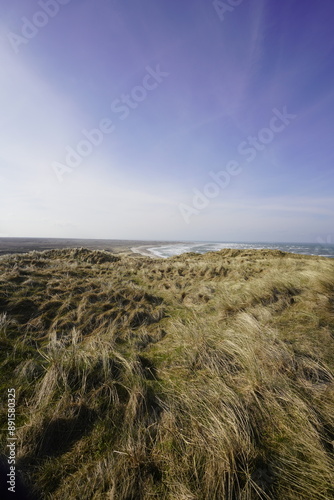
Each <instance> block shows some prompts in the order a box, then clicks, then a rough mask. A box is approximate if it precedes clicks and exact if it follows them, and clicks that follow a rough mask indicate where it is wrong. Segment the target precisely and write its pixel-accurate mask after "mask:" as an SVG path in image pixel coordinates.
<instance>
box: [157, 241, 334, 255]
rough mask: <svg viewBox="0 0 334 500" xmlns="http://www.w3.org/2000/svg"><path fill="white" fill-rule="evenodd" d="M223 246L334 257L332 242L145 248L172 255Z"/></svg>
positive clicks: (202, 244) (229, 243)
mask: <svg viewBox="0 0 334 500" xmlns="http://www.w3.org/2000/svg"><path fill="white" fill-rule="evenodd" d="M223 248H234V249H271V250H281V251H282V252H290V253H297V254H302V255H318V256H320V257H329V258H332V259H333V258H334V244H331V243H262V242H258V243H248V242H244V243H234V242H232V241H231V242H224V243H222V242H215V241H213V242H212V241H211V242H203V241H202V242H191V243H190V242H186V243H173V244H167V245H159V246H153V247H150V248H147V250H148V251H149V252H150V253H152V254H153V255H156V256H157V257H164V258H167V257H172V256H173V255H181V254H182V253H185V252H194V253H199V254H203V253H206V252H216V251H218V250H222V249H223Z"/></svg>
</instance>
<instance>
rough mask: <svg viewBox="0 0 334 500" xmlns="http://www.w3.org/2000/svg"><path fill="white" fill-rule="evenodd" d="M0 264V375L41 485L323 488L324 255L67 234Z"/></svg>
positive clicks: (215, 496)
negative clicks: (122, 243)
mask: <svg viewBox="0 0 334 500" xmlns="http://www.w3.org/2000/svg"><path fill="white" fill-rule="evenodd" d="M0 270H1V275H0V343H1V366H0V370H1V375H2V377H1V380H2V382H1V391H2V393H3V394H5V393H6V391H7V388H8V387H14V388H15V389H16V394H17V425H18V429H17V437H18V444H17V452H18V466H19V467H20V468H21V470H22V471H23V473H24V476H25V478H26V481H27V483H28V484H29V485H30V487H31V488H32V489H33V490H34V491H36V492H37V493H38V494H40V495H41V496H42V497H43V498H49V499H64V498H68V499H72V498H73V499H76V498H77V499H83V498H84V499H114V500H149V499H152V498H155V499H157V500H158V499H159V500H160V499H162V500H163V499H166V500H167V499H168V500H221V499H226V500H239V499H240V500H253V499H254V500H255V499H263V500H266V499H271V500H310V499H314V500H329V499H332V498H334V480H333V465H334V456H333V452H334V446H333V445H334V416H333V415H334V411H333V410H334V375H333V374H334V355H333V342H334V261H333V260H330V259H325V258H320V257H308V256H298V255H292V254H285V253H282V252H279V251H269V250H263V251H256V250H255V251H254V250H244V251H243V250H222V251H220V252H215V253H208V254H205V255H197V254H185V255H181V256H178V257H174V258H171V259H166V260H161V259H150V258H145V257H140V256H133V257H130V256H122V255H118V256H115V255H112V254H109V253H108V252H104V251H89V250H85V249H72V250H51V251H46V252H31V253H30V254H23V255H13V256H8V257H7V256H5V257H2V258H1V259H0ZM1 419H2V428H3V429H4V428H6V412H5V409H4V410H3V411H2V413H1ZM1 443H2V445H3V446H5V444H6V435H5V433H3V437H2V441H1Z"/></svg>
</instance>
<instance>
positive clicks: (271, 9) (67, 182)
mask: <svg viewBox="0 0 334 500" xmlns="http://www.w3.org/2000/svg"><path fill="white" fill-rule="evenodd" d="M236 4H238V5H236ZM231 5H234V6H233V7H232V6H231ZM226 6H227V7H226ZM0 14H1V15H0V19H1V21H0V61H1V68H2V71H1V75H0V105H1V109H2V113H1V118H0V124H1V125H0V126H1V133H0V195H1V212H0V236H10V237H14V236H18V237H19V236H22V237H23V236H26V237H29V236H31V237H73V238H75V237H78V238H125V239H161V240H167V239H173V240H177V239H181V240H210V241H232V240H233V241H296V242H313V241H317V239H319V238H322V239H327V240H328V237H329V236H330V235H333V237H334V234H333V227H334V225H333V216H334V194H333V184H334V183H333V181H334V168H333V166H334V149H333V146H332V144H333V125H334V123H333V122H334V109H333V108H334V85H333V84H334V66H333V60H334V53H333V52H334V35H333V15H334V4H333V2H332V0H322V1H321V2H309V1H308V2H306V1H305V2H301V1H300V0H299V1H297V0H281V1H280V2H274V1H273V0H248V1H246V0H244V1H242V0H241V1H239V2H238V1H236V0H234V1H229V0H226V2H223V1H222V0H221V1H216V2H211V1H204V0H183V1H182V2H171V1H170V0H160V1H156V0H142V1H141V2H135V1H134V0H128V1H127V2H124V1H121V0H95V1H94V2H93V0H86V1H84V0H82V1H80V2H79V1H77V0H40V1H32V0H13V1H12V2H10V3H8V4H7V5H4V4H1V6H0ZM275 110H276V111H275ZM284 110H285V111H284ZM275 113H276V114H275ZM277 113H279V114H280V115H282V114H283V116H286V115H287V116H288V117H290V118H285V119H284V118H283V120H281V121H279V120H278V119H275V116H276V117H277ZM273 120H275V121H274V122H273ZM101 124H103V126H104V129H103V131H102V132H101V131H100V132H96V129H97V128H98V127H100V128H101ZM272 124H275V126H274V127H273V128H272ZM93 130H94V131H95V132H92V131H93ZM83 131H86V132H83ZM87 135H88V137H87ZM82 141H84V142H82ZM254 141H255V142H254ZM249 148H251V151H252V152H250V151H249ZM247 149H248V154H246V153H245V150H247ZM69 151H70V152H71V153H69ZM73 151H74V153H73ZM73 155H74V156H75V159H73ZM69 157H71V158H69ZM71 159H72V162H71ZM229 162H235V163H237V165H238V167H235V169H234V171H233V175H232V174H229V178H228V182H226V183H225V184H224V186H223V187H222V186H220V185H218V184H216V185H215V186H213V185H212V182H213V180H212V177H211V176H210V172H211V173H212V172H214V173H216V174H218V173H219V172H226V171H227V170H228V169H229V167H228V165H229ZM74 165H76V166H75V167H74ZM221 175H225V174H221ZM210 183H211V187H210V186H209V184H210ZM210 189H211V191H210ZM198 193H200V194H198ZM208 193H209V196H207V194H208ZM210 193H211V194H212V193H213V195H212V196H211V195H210Z"/></svg>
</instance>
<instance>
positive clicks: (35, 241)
mask: <svg viewBox="0 0 334 500" xmlns="http://www.w3.org/2000/svg"><path fill="white" fill-rule="evenodd" d="M174 243H178V242H176V241H175V242H174V241H157V240H152V241H147V240H109V239H103V240H102V239H101V240H100V239H79V238H75V239H74V238H73V239H72V238H0V256H1V255H8V254H14V253H19V254H20V253H28V252H32V251H34V250H35V251H38V252H42V251H44V250H58V249H63V248H81V247H84V248H88V249H89V250H106V251H109V252H111V253H115V254H118V253H128V254H130V255H131V254H133V253H139V254H142V255H145V256H149V257H156V258H159V257H158V256H155V255H153V254H152V253H151V252H149V251H148V248H150V247H158V246H164V245H173V244H174Z"/></svg>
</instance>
